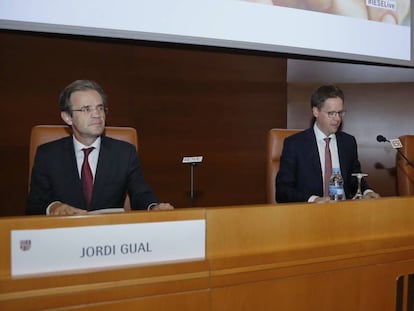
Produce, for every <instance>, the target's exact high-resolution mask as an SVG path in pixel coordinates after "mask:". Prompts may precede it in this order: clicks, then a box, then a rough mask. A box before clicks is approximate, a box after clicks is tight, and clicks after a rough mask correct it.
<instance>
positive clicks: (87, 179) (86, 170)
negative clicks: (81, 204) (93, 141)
mask: <svg viewBox="0 0 414 311" xmlns="http://www.w3.org/2000/svg"><path fill="white" fill-rule="evenodd" d="M93 149H95V148H94V147H90V148H84V149H82V151H83V153H84V158H83V163H82V171H81V182H82V189H83V194H84V195H85V200H86V204H87V205H88V206H89V204H90V203H91V199H92V190H93V176H92V170H91V167H90V166H89V161H88V157H89V154H90V153H91V151H92V150H93Z"/></svg>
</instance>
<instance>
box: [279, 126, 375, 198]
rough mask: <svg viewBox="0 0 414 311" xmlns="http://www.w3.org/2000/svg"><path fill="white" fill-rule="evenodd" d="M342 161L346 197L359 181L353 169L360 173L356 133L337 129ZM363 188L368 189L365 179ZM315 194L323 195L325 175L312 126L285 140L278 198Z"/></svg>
mask: <svg viewBox="0 0 414 311" xmlns="http://www.w3.org/2000/svg"><path fill="white" fill-rule="evenodd" d="M336 140H337V145H338V155H339V165H340V167H341V173H342V177H343V179H344V190H345V194H346V197H347V199H350V198H352V197H353V196H354V194H355V193H356V190H357V187H358V184H357V179H356V177H353V176H352V173H360V172H361V165H360V163H359V160H358V152H357V144H356V140H355V137H353V136H351V135H349V134H347V133H345V132H342V131H339V132H337V133H336ZM361 188H362V191H364V190H366V189H368V185H367V183H366V181H365V180H364V179H363V182H362V187H361ZM312 195H317V196H320V197H322V196H323V177H322V168H321V162H320V159H319V152H318V146H317V143H316V136H315V133H314V131H313V128H309V129H307V130H304V131H302V132H300V133H297V134H294V135H292V136H289V137H287V138H286V139H285V141H284V143H283V150H282V155H281V159H280V168H279V172H278V174H277V176H276V201H277V202H305V201H307V200H308V199H309V198H310V197H311V196H312Z"/></svg>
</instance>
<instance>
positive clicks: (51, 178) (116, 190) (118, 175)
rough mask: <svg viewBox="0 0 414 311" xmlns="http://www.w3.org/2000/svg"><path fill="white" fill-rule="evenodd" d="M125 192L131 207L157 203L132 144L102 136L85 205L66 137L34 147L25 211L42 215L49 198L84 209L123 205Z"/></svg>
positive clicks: (73, 152) (73, 156) (70, 148)
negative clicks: (90, 197) (94, 171)
mask: <svg viewBox="0 0 414 311" xmlns="http://www.w3.org/2000/svg"><path fill="white" fill-rule="evenodd" d="M127 192H128V193H129V196H130V200H131V208H133V209H147V208H148V205H149V204H151V203H158V202H159V201H158V199H157V197H156V196H155V194H154V193H153V192H152V190H151V188H150V187H149V185H147V183H146V182H145V180H144V177H143V174H142V171H141V165H140V160H139V156H138V153H137V151H136V149H135V147H134V146H133V145H131V144H129V143H126V142H124V141H120V140H116V139H112V138H110V137H106V136H102V140H101V148H100V153H99V159H98V164H97V168H96V174H95V180H94V186H93V194H92V201H91V205H90V206H89V207H87V206H86V203H85V199H84V196H83V192H82V185H81V181H80V177H79V173H78V168H77V164H76V157H75V150H74V147H73V138H72V136H69V137H65V138H62V139H59V140H56V141H53V142H49V143H46V144H43V145H41V146H39V147H38V149H37V152H36V157H35V162H34V165H33V170H32V180H31V183H30V193H29V198H28V204H27V208H26V213H27V214H45V213H46V208H47V206H48V205H49V204H50V203H51V202H53V201H61V202H63V203H67V204H69V205H72V206H74V207H77V208H82V209H88V210H97V209H103V208H114V207H123V205H124V200H125V196H126V193H127Z"/></svg>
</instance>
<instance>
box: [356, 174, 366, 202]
mask: <svg viewBox="0 0 414 311" xmlns="http://www.w3.org/2000/svg"><path fill="white" fill-rule="evenodd" d="M352 176H355V177H356V178H357V179H358V190H357V192H356V193H355V195H354V197H353V198H352V200H361V199H362V191H361V180H362V177H366V176H368V174H364V173H354V174H352Z"/></svg>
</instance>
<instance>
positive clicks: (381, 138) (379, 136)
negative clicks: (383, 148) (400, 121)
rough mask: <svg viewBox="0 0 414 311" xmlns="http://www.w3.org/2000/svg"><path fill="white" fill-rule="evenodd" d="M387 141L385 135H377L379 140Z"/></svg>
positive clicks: (381, 141)
mask: <svg viewBox="0 0 414 311" xmlns="http://www.w3.org/2000/svg"><path fill="white" fill-rule="evenodd" d="M386 141H388V140H387V139H386V138H385V137H384V136H382V135H378V136H377V142H379V143H383V142H386Z"/></svg>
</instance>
